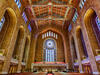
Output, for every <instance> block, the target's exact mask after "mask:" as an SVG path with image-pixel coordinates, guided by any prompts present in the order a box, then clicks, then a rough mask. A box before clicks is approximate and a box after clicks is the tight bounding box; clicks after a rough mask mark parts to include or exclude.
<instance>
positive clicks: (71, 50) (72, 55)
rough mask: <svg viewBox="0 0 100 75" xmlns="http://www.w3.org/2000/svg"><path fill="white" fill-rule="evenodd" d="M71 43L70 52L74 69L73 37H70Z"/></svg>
mask: <svg viewBox="0 0 100 75" xmlns="http://www.w3.org/2000/svg"><path fill="white" fill-rule="evenodd" d="M69 43H70V53H71V59H72V66H73V69H74V54H73V52H74V51H73V50H74V48H73V46H72V39H71V37H69Z"/></svg>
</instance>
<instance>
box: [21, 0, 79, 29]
mask: <svg viewBox="0 0 100 75" xmlns="http://www.w3.org/2000/svg"><path fill="white" fill-rule="evenodd" d="M79 1H80V0H22V1H21V2H22V5H23V6H24V7H25V8H26V10H25V12H26V15H27V17H28V19H29V20H30V21H31V20H34V22H35V25H36V26H37V28H38V27H39V26H41V25H51V24H53V25H54V24H55V25H58V26H62V28H63V26H65V25H64V24H66V22H67V21H71V20H72V17H73V16H74V13H75V11H76V10H77V6H78V4H79Z"/></svg>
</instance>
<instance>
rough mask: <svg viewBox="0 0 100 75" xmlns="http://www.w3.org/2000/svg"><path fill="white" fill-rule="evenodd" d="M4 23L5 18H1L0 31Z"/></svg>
mask: <svg viewBox="0 0 100 75" xmlns="http://www.w3.org/2000/svg"><path fill="white" fill-rule="evenodd" d="M4 22H5V17H3V18H2V19H1V21H0V31H1V29H2V27H3V24H4Z"/></svg>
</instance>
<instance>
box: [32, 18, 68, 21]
mask: <svg viewBox="0 0 100 75" xmlns="http://www.w3.org/2000/svg"><path fill="white" fill-rule="evenodd" d="M32 19H33V20H62V21H63V20H67V19H66V18H32Z"/></svg>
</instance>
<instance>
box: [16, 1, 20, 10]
mask: <svg viewBox="0 0 100 75" xmlns="http://www.w3.org/2000/svg"><path fill="white" fill-rule="evenodd" d="M15 2H16V4H17V6H18V8H20V7H21V3H20V0H15Z"/></svg>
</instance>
